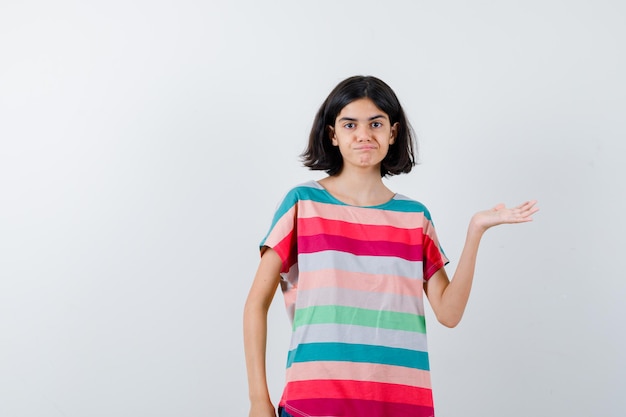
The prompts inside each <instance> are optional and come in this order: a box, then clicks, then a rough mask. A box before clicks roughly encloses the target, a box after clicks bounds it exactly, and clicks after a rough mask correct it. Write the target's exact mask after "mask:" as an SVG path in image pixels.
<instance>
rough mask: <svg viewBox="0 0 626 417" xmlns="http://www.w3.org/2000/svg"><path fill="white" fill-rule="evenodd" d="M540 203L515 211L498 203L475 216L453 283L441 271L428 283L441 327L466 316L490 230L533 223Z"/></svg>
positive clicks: (444, 271)
mask: <svg viewBox="0 0 626 417" xmlns="http://www.w3.org/2000/svg"><path fill="white" fill-rule="evenodd" d="M536 203H537V202H536V201H527V202H525V203H522V204H520V205H519V206H517V207H514V208H506V207H505V206H504V204H498V205H497V206H495V207H494V208H492V209H490V210H484V211H480V212H478V213H476V214H474V216H473V217H472V220H471V221H470V224H469V227H468V229H467V237H466V239H465V245H464V246H463V251H462V252H461V256H460V258H459V264H458V265H457V268H456V271H455V272H454V276H453V278H452V281H450V280H449V279H448V275H447V273H446V270H445V269H444V268H441V269H440V270H439V271H437V272H435V274H434V275H433V276H431V277H430V279H429V280H428V281H427V282H426V283H425V284H424V291H425V292H426V296H427V297H428V301H429V303H430V305H431V307H432V309H433V311H434V313H435V316H436V317H437V320H439V322H440V323H441V324H443V325H444V326H447V327H455V326H456V325H457V324H459V322H460V321H461V318H462V317H463V312H464V311H465V307H466V306H467V300H468V299H469V294H470V290H471V288H472V281H473V280H474V270H475V267H476V257H477V255H478V247H479V245H480V239H481V238H482V236H483V234H484V233H485V232H486V231H487V230H488V229H489V228H490V227H493V226H498V225H500V224H512V223H513V224H514V223H525V222H529V221H532V216H533V214H535V213H536V212H537V211H538V210H539V208H537V207H536Z"/></svg>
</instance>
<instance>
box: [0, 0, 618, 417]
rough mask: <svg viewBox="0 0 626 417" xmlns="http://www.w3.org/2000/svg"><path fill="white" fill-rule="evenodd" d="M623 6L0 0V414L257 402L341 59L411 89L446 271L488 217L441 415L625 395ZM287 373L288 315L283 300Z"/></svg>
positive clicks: (181, 411)
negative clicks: (267, 305) (284, 262)
mask: <svg viewBox="0 0 626 417" xmlns="http://www.w3.org/2000/svg"><path fill="white" fill-rule="evenodd" d="M625 21H626V4H625V3H624V2H621V1H619V0H616V1H608V0H596V1H580V0H579V1H558V0H543V1H536V0H532V1H524V2H522V1H519V2H517V1H516V2H513V1H496V0H492V1H472V2H465V1H440V2H434V1H429V2H427V1H388V2H380V1H365V0H358V1H357V0H345V1H327V0H317V1H311V2H289V1H275V0H266V1H262V2H256V1H241V2H235V1H225V0H224V1H192V0H178V1H168V0H162V1H147V0H145V1H141V0H124V1H122V0H113V1H111V0H109V1H99V2H97V1H82V2H81V1H71V0H58V1H54V2H48V1H43V0H40V1H36V0H31V1H29V0H20V1H17V0H3V1H2V2H1V3H0V59H1V61H2V63H1V65H0V141H1V142H0V416H3V417H4V416H6V417H44V416H46V417H47V416H50V417H58V416H63V417H84V416H94V417H99V416H107V417H109V416H116V417H117V416H119V417H126V416H129V417H130V416H133V417H135V416H246V415H247V408H248V399H247V386H246V379H245V369H244V360H243V349H242V338H241V318H242V317H241V316H242V307H243V303H244V300H245V297H246V295H247V291H248V288H249V285H250V283H251V280H252V277H253V274H254V271H255V269H256V265H257V262H258V250H257V244H258V242H259V241H260V239H261V238H262V237H263V235H264V234H265V233H266V231H267V228H268V227H269V222H270V220H271V216H272V213H273V210H274V208H275V205H276V203H277V202H278V200H279V199H280V197H281V196H282V195H283V194H284V192H285V191H286V190H287V189H288V188H289V187H291V186H293V185H295V184H297V183H300V182H303V181H305V180H307V179H311V178H320V177H321V176H322V175H321V174H320V173H315V172H309V171H307V170H305V169H304V168H302V167H301V166H300V163H299V160H298V155H299V153H300V152H301V151H302V150H303V148H304V146H305V142H306V138H307V135H308V131H309V128H310V124H311V122H312V119H313V116H314V113H315V111H316V110H317V108H318V106H319V105H320V103H321V102H322V100H323V99H324V98H325V97H326V95H327V94H328V93H329V92H330V90H331V89H332V88H333V87H334V86H335V84H336V83H337V82H339V81H340V80H342V79H343V78H345V77H347V76H350V75H353V74H371V75H376V76H378V77H380V78H382V79H383V80H385V81H386V82H387V83H389V84H390V85H391V86H392V88H394V90H395V91H396V92H397V94H398V96H399V97H400V99H401V101H402V103H403V104H404V106H405V110H406V111H407V113H408V115H409V118H410V120H411V121H412V123H413V125H414V128H415V130H416V132H417V135H418V140H419V146H420V161H421V164H420V166H418V167H417V168H416V169H415V170H414V172H412V173H411V174H409V175H407V176H403V177H398V178H392V179H391V180H389V181H388V183H389V186H390V187H391V188H392V189H393V190H394V191H397V192H401V193H403V194H407V195H409V196H412V197H414V198H416V199H418V200H420V201H422V202H423V203H425V204H426V205H427V206H428V207H429V208H430V210H431V211H432V213H433V215H434V219H435V223H436V225H437V227H438V231H439V236H440V238H441V240H442V243H443V245H444V248H445V249H446V252H447V254H448V256H449V257H450V258H451V259H452V260H453V262H452V263H451V264H450V265H449V267H448V271H449V272H450V273H452V272H453V270H454V268H455V267H456V264H455V262H454V261H455V260H456V259H458V256H459V254H460V251H461V247H462V244H463V240H464V237H465V227H466V224H467V222H468V220H469V218H470V216H471V214H472V213H473V212H475V211H477V210H479V209H484V208H488V207H490V206H492V205H494V204H496V203H499V202H505V203H507V204H511V205H512V204H517V203H519V202H521V201H522V200H525V199H530V198H536V199H538V200H539V201H540V206H541V212H540V213H539V214H538V215H537V217H536V221H535V222H533V223H531V224H526V225H521V226H503V227H501V228H499V229H496V230H492V231H490V232H489V233H488V235H486V236H485V239H484V241H483V246H482V248H481V253H480V256H479V265H478V270H477V279H476V284H475V287H474V290H473V293H472V296H471V299H470V305H469V307H468V310H467V312H466V316H465V317H464V321H463V322H462V323H461V325H460V326H459V327H458V328H456V329H453V330H449V329H445V328H443V327H442V326H440V325H438V324H437V323H436V322H435V321H434V320H433V317H432V315H430V312H429V316H428V318H427V320H428V321H429V333H430V349H431V361H432V363H431V366H432V370H433V371H432V375H433V384H434V393H435V403H436V408H437V410H438V416H439V417H459V416H463V417H479V416H480V417H484V416H493V417H501V416H511V417H518V416H519V417H522V416H529V415H532V416H568V417H583V416H585V417H586V416H606V417H612V416H614V417H621V416H623V415H624V411H625V410H626V400H625V399H624V395H623V389H624V386H625V383H626V377H625V375H626V372H625V371H626V363H625V360H624V354H623V352H624V351H626V337H625V336H624V334H623V333H624V329H625V324H626V323H625V320H624V317H625V313H626V308H624V307H623V300H624V299H625V298H626V283H625V280H624V277H623V273H622V272H620V269H619V263H618V262H616V261H619V258H620V256H621V255H622V252H623V250H624V247H625V245H624V236H625V233H626V230H625V220H624V218H625V216H624V211H625V210H626V199H625V197H624V185H623V184H624V182H623V180H622V177H623V175H624V173H625V171H626V170H625V169H624V165H623V163H622V161H623V159H624V155H626V145H625V143H626V140H625V139H626V117H625V116H626V85H625V82H624V74H625V73H626V26H625V25H624V22H625ZM270 322H271V323H270V331H269V337H270V340H269V356H268V368H269V378H270V385H271V389H272V395H273V397H274V398H275V399H278V396H279V395H280V390H281V388H282V382H283V367H284V364H285V359H286V356H285V355H286V350H287V341H288V333H289V325H288V323H287V319H286V316H285V314H284V311H283V305H282V299H281V297H280V295H279V296H278V297H277V298H276V300H275V303H274V304H273V306H272V308H271V311H270Z"/></svg>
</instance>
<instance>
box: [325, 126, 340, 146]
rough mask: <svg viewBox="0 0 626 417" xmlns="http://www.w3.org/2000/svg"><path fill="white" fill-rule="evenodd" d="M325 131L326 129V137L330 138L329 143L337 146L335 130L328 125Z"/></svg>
mask: <svg viewBox="0 0 626 417" xmlns="http://www.w3.org/2000/svg"><path fill="white" fill-rule="evenodd" d="M327 129H328V137H329V138H330V143H332V144H333V146H339V143H337V138H336V137H335V128H334V127H332V126H331V125H328V127H327Z"/></svg>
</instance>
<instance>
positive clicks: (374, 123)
mask: <svg viewBox="0 0 626 417" xmlns="http://www.w3.org/2000/svg"><path fill="white" fill-rule="evenodd" d="M382 126H383V124H382V123H381V122H372V127H373V128H379V127H382Z"/></svg>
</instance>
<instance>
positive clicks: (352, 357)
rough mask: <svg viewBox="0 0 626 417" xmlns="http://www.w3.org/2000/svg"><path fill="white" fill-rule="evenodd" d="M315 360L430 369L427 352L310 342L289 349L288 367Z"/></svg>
mask: <svg viewBox="0 0 626 417" xmlns="http://www.w3.org/2000/svg"><path fill="white" fill-rule="evenodd" d="M315 361H340V362H346V361H347V362H363V363H378V364H382V365H395V366H406V367H408V368H415V369H421V370H424V371H430V368H429V364H428V353H427V352H418V351H414V350H408V349H398V348H388V347H384V346H372V345H351V344H345V343H308V344H303V345H300V346H298V348H297V349H295V350H291V351H289V353H288V355H287V368H289V367H290V366H291V364H292V363H298V362H315Z"/></svg>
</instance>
